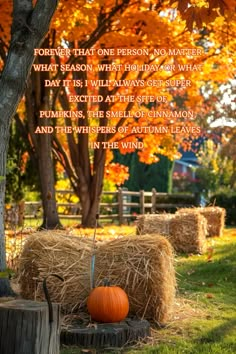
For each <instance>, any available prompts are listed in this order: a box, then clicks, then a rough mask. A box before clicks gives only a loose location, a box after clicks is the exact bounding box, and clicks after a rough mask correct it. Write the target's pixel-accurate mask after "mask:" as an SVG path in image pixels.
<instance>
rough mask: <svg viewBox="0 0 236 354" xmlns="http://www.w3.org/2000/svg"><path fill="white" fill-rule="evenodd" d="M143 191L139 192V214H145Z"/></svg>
mask: <svg viewBox="0 0 236 354" xmlns="http://www.w3.org/2000/svg"><path fill="white" fill-rule="evenodd" d="M144 202H145V200H144V190H141V191H140V214H141V215H143V214H145V206H144Z"/></svg>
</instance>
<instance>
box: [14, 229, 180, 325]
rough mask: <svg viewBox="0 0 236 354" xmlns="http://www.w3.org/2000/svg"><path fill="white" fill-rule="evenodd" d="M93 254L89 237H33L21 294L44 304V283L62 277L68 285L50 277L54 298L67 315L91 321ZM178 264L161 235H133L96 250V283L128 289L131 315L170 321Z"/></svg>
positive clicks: (22, 270) (52, 234)
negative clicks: (88, 303) (88, 302)
mask: <svg viewBox="0 0 236 354" xmlns="http://www.w3.org/2000/svg"><path fill="white" fill-rule="evenodd" d="M93 251H94V250H93V244H92V241H91V240H88V239H86V238H77V237H71V236H70V237H68V236H64V235H62V234H59V235H58V234H57V233H55V232H40V233H37V234H35V235H32V236H30V237H29V239H28V241H27V242H26V244H25V246H24V250H23V253H22V255H21V258H20V276H19V283H20V287H21V294H22V296H23V297H24V298H26V299H36V300H45V297H44V294H43V291H42V282H41V281H42V280H43V279H44V278H45V277H47V276H48V275H49V274H52V273H53V274H57V275H59V276H61V277H62V278H64V282H63V283H62V282H61V281H60V280H58V279H57V278H54V277H48V281H47V284H48V290H49V294H50V296H51V300H52V301H53V302H58V303H60V304H61V308H62V311H63V313H65V314H70V313H72V312H74V313H79V315H80V316H82V317H84V318H86V316H85V315H86V314H85V313H86V300H87V297H88V295H89V293H90V288H91V287H90V282H91V274H90V273H91V271H90V267H91V257H92V254H93ZM173 263H174V260H173V251H172V246H171V245H170V243H169V242H168V240H167V239H166V238H164V237H162V236H156V235H149V236H144V237H142V238H141V237H138V236H129V237H123V238H119V239H116V240H113V241H109V242H104V243H101V244H99V245H97V249H96V262H95V270H96V272H95V280H96V285H98V284H101V283H102V282H103V280H104V278H109V279H110V280H111V282H112V283H113V284H116V285H119V286H121V287H123V288H124V289H125V290H126V291H127V293H128V295H129V300H130V309H131V313H132V314H135V315H138V316H141V317H147V318H150V319H154V320H155V321H157V322H159V323H165V322H166V321H168V319H169V318H170V316H171V312H172V307H173V303H174V297H175V286H176V279H175V271H174V264H173Z"/></svg>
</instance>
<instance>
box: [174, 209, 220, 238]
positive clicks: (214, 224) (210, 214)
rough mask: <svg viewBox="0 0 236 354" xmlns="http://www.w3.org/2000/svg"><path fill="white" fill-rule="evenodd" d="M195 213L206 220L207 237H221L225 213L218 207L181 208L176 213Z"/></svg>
mask: <svg viewBox="0 0 236 354" xmlns="http://www.w3.org/2000/svg"><path fill="white" fill-rule="evenodd" d="M193 211H196V212H198V213H200V214H201V215H203V216H204V217H205V218H206V220H207V237H214V236H218V237H220V236H222V235H223V230H224V227H225V216H226V211H225V209H224V208H220V207H213V206H212V207H205V208H189V209H188V208H182V209H179V210H178V213H188V212H190V213H191V212H193Z"/></svg>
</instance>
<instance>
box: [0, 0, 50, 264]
mask: <svg viewBox="0 0 236 354" xmlns="http://www.w3.org/2000/svg"><path fill="white" fill-rule="evenodd" d="M56 7H57V0H38V1H37V3H36V5H35V7H34V8H33V4H32V1H31V0H14V9H13V23H12V32H11V43H10V47H9V51H8V55H7V59H6V62H5V65H4V68H3V71H2V75H1V78H0V113H1V114H0V176H1V187H0V256H1V259H0V270H3V269H5V267H6V261H5V256H4V254H5V239H4V238H5V235H4V226H3V225H4V202H5V177H6V159H7V150H8V142H9V135H10V124H11V120H12V117H13V116H14V114H15V112H16V109H17V107H18V104H19V102H20V100H21V98H22V96H23V94H24V91H25V86H26V81H27V78H28V75H29V72H30V69H31V66H32V63H33V61H34V48H37V47H39V46H40V44H41V42H42V40H43V39H44V37H45V35H46V33H47V32H48V28H49V24H50V21H51V18H52V16H53V14H54V12H55V10H56Z"/></svg>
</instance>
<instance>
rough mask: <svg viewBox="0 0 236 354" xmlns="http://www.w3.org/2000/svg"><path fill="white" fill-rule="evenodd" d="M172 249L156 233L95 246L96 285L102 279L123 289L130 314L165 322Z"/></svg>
mask: <svg viewBox="0 0 236 354" xmlns="http://www.w3.org/2000/svg"><path fill="white" fill-rule="evenodd" d="M173 263H174V259H173V250H172V247H171V245H170V243H169V242H168V240H167V239H166V238H165V237H162V236H159V235H144V236H143V237H139V236H129V237H124V238H121V239H116V240H112V241H110V242H107V243H105V244H103V245H101V246H100V247H99V249H98V250H97V254H96V279H97V285H99V284H101V283H102V282H103V280H104V278H109V279H110V281H111V282H112V284H116V285H119V286H121V287H122V288H123V289H125V290H126V292H127V294H128V296H129V301H130V309H131V313H133V314H136V315H138V316H140V317H142V318H147V319H153V320H155V321H157V322H158V323H166V322H167V321H168V320H169V319H170V316H171V314H172V308H173V303H174V298H175V287H176V279H175V270H174V264H173Z"/></svg>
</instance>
